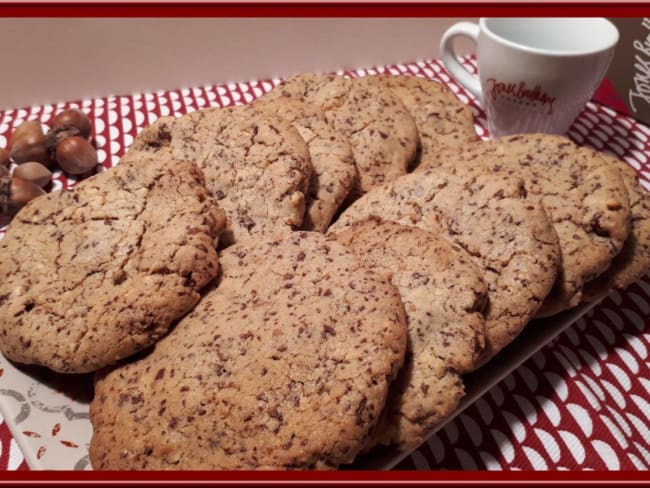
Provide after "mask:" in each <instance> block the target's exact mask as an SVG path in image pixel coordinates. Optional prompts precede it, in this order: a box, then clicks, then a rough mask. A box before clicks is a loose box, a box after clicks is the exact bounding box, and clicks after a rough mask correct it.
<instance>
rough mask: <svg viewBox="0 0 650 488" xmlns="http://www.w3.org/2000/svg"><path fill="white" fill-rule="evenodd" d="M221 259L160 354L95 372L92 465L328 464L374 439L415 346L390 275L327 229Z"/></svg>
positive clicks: (231, 251)
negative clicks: (213, 284) (409, 346)
mask: <svg viewBox="0 0 650 488" xmlns="http://www.w3.org/2000/svg"><path fill="white" fill-rule="evenodd" d="M220 258H221V267H222V275H221V278H220V283H219V286H218V287H217V288H216V289H214V290H212V291H210V292H209V293H208V294H206V295H205V296H204V298H203V299H202V300H201V302H200V303H199V305H198V306H197V307H196V308H195V309H194V310H193V311H192V313H191V314H190V315H188V316H187V317H185V318H184V319H183V320H182V321H181V322H179V323H178V325H177V326H176V328H175V329H174V330H173V331H172V332H171V333H170V334H169V335H168V336H167V337H165V338H164V339H163V340H161V341H160V342H158V343H157V344H156V346H155V348H154V350H153V352H151V354H149V355H148V356H146V357H144V358H142V359H139V360H137V361H135V362H132V363H130V364H128V365H125V366H124V367H120V368H117V369H115V370H113V371H111V372H109V373H108V374H106V375H105V376H104V377H101V378H99V379H98V380H97V382H96V385H95V397H94V399H93V401H92V403H91V405H90V418H91V421H92V424H93V429H94V433H93V438H92V440H91V444H90V460H91V463H92V465H93V468H95V469H310V468H318V469H328V468H335V467H337V466H338V465H339V464H341V463H348V462H351V461H352V460H353V459H354V457H355V455H356V454H357V452H358V451H359V449H360V448H361V446H362V444H363V443H364V441H365V440H366V439H367V437H368V435H369V432H370V430H371V429H372V428H373V426H374V425H375V424H376V422H377V418H378V416H379V414H380V412H381V409H382V408H383V406H384V403H385V400H386V395H387V392H388V384H389V382H390V381H391V380H392V379H393V378H394V377H395V376H396V374H397V371H398V369H399V367H400V366H401V364H402V362H403V359H404V351H405V348H406V319H405V315H404V309H403V306H402V303H401V301H400V298H399V293H398V292H397V290H396V289H395V288H394V287H393V285H392V284H391V283H390V280H389V277H388V276H385V275H382V274H381V273H379V272H376V271H373V270H370V269H368V268H365V267H364V266H363V265H362V264H361V262H360V261H359V260H358V259H357V258H356V257H355V256H354V255H353V254H352V253H350V252H349V251H348V250H346V249H345V248H344V247H343V246H342V245H340V244H339V243H337V242H335V241H330V240H328V239H327V238H326V237H325V236H323V235H322V234H319V233H317V232H294V233H292V234H290V235H289V236H283V237H281V238H277V239H276V238H274V239H273V240H268V241H263V242H257V243H253V242H251V241H249V242H247V243H238V244H236V245H234V246H231V247H230V248H228V249H226V250H224V251H223V252H222V253H221V256H220Z"/></svg>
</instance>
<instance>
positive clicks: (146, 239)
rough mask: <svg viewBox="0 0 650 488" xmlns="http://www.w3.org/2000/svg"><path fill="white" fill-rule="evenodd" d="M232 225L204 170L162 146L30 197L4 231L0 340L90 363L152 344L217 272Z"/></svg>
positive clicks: (74, 368) (83, 366)
mask: <svg viewBox="0 0 650 488" xmlns="http://www.w3.org/2000/svg"><path fill="white" fill-rule="evenodd" d="M224 226H225V217H224V215H223V212H222V211H221V210H220V209H219V207H218V205H217V203H216V202H215V201H214V200H213V199H212V198H211V197H210V195H209V194H208V192H207V190H206V189H205V186H204V178H203V175H202V174H201V171H200V170H199V169H198V168H197V167H196V166H194V165H193V164H192V163H189V162H183V161H176V160H172V159H167V158H164V157H160V156H151V157H148V158H146V157H145V158H143V159H141V160H140V161H137V162H132V163H128V162H125V163H123V164H119V165H118V166H117V167H115V168H113V169H110V170H108V171H106V172H104V173H101V174H99V175H96V176H94V177H92V178H89V179H87V180H85V181H83V182H81V183H79V184H78V185H77V186H76V187H75V188H73V189H72V190H69V191H65V192H52V193H49V194H47V195H43V196H41V197H38V198H36V199H34V200H32V201H31V202H29V203H28V204H27V205H26V206H25V207H24V208H23V209H22V210H21V211H20V212H19V213H18V214H17V215H16V217H15V218H14V219H13V221H12V223H11V225H10V227H9V230H8V231H7V234H6V235H5V237H4V239H3V240H2V241H0V316H1V317H2V320H0V335H1V336H2V340H1V341H0V349H1V350H2V352H3V354H4V355H5V356H7V357H8V358H9V359H11V360H13V361H17V362H19V363H26V364H38V365H43V366H47V367H48V368H51V369H53V370H55V371H60V372H64V373H82V372H88V371H93V370H96V369H98V368H101V367H103V366H106V365H109V364H113V363H115V362H116V361H118V360H120V359H122V358H124V357H127V356H129V355H131V354H133V353H135V352H137V351H139V350H141V349H143V348H145V347H147V346H150V345H151V344H153V343H154V342H156V341H157V340H158V339H160V337H162V336H163V335H164V334H165V333H166V332H167V330H168V328H169V326H170V325H171V324H172V323H173V322H174V321H175V320H176V319H178V318H179V317H181V316H183V315H184V314H185V313H187V312H189V311H190V310H191V309H192V307H194V305H195V304H196V303H197V302H198V301H199V291H200V290H201V289H202V288H203V287H204V286H205V285H206V284H207V283H208V282H209V281H210V280H211V279H212V278H214V277H215V276H216V274H217V271H218V258H217V252H216V250H215V249H216V245H217V240H218V236H219V234H220V232H221V231H222V229H223V228H224Z"/></svg>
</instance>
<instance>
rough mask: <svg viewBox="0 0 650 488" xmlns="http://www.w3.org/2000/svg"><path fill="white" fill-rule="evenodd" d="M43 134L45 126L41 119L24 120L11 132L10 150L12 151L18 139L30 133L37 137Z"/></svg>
mask: <svg viewBox="0 0 650 488" xmlns="http://www.w3.org/2000/svg"><path fill="white" fill-rule="evenodd" d="M41 134H43V126H42V125H41V122H40V120H27V121H25V122H23V123H22V124H20V125H19V126H18V127H16V128H15V129H14V131H13V133H12V134H11V139H10V140H9V151H11V148H12V147H13V145H14V144H15V143H16V141H19V140H20V139H22V138H23V137H26V136H28V135H31V136H32V137H36V136H38V135H41Z"/></svg>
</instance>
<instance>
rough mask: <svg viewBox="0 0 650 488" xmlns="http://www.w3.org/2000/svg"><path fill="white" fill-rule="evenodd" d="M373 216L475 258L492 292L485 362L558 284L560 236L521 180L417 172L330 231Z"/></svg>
mask: <svg viewBox="0 0 650 488" xmlns="http://www.w3.org/2000/svg"><path fill="white" fill-rule="evenodd" d="M373 215H375V216H379V217H381V218H383V219H385V220H391V221H394V222H398V223H401V224H404V225H410V226H413V227H420V228H422V229H424V230H428V231H431V232H434V233H438V234H440V235H441V236H443V237H445V238H446V239H448V240H450V241H451V242H453V243H455V244H456V245H458V246H459V247H461V248H462V249H463V250H464V251H465V252H466V253H468V254H469V255H470V256H471V258H472V261H473V262H474V264H476V265H477V267H478V269H479V271H480V273H481V274H482V276H483V278H484V279H485V281H486V283H487V285H488V298H489V304H488V307H487V315H486V328H487V347H486V349H485V353H484V356H483V358H482V361H485V360H487V359H488V358H490V357H492V356H493V355H494V354H496V353H497V352H498V351H499V350H501V349H502V348H503V347H504V346H506V345H507V344H509V343H510V342H511V341H512V340H513V339H514V338H515V337H516V336H517V334H519V332H520V331H521V330H522V328H523V327H524V326H525V325H526V324H527V323H528V321H529V320H530V319H531V318H532V317H533V316H534V315H535V313H536V312H537V311H538V309H539V307H540V305H541V303H542V301H543V300H544V299H545V297H546V295H547V294H548V293H549V291H550V290H551V287H552V285H553V282H554V281H555V275H556V272H557V268H558V263H559V260H560V249H559V245H558V239H557V235H556V233H555V231H554V230H553V227H552V226H551V223H550V221H549V218H548V217H547V216H546V213H545V212H544V209H543V207H542V205H541V203H540V202H539V200H538V199H534V198H528V197H527V193H526V187H525V185H524V181H523V180H521V179H518V178H513V177H508V176H505V175H493V174H462V173H461V172H459V171H457V172H455V173H452V172H451V171H444V170H443V168H435V169H431V170H424V169H422V170H418V171H416V172H415V173H412V174H409V175H406V176H402V177H401V178H399V179H398V180H396V181H394V182H392V183H390V184H387V185H385V186H383V187H381V188H377V189H375V190H373V191H372V192H369V193H368V194H366V195H364V196H363V197H362V198H361V199H359V200H357V201H356V202H355V203H354V204H353V205H352V206H351V207H350V208H348V209H347V210H346V211H345V212H343V213H342V214H341V216H340V217H339V219H338V220H337V221H336V222H335V223H334V224H333V225H332V226H331V227H330V230H331V232H340V231H341V230H343V229H344V228H346V227H348V226H350V225H352V224H353V223H354V222H358V221H360V220H364V219H366V218H368V217H370V216H373Z"/></svg>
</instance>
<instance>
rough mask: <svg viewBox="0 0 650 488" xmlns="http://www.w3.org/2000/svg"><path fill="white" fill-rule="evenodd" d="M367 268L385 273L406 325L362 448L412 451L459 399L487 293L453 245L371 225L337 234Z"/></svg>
mask: <svg viewBox="0 0 650 488" xmlns="http://www.w3.org/2000/svg"><path fill="white" fill-rule="evenodd" d="M335 237H336V239H337V240H338V241H339V242H341V243H342V244H343V245H345V246H346V247H347V248H349V249H351V250H352V251H353V252H354V253H355V254H356V255H357V256H359V258H360V259H362V260H363V262H364V263H365V264H366V265H368V266H369V267H370V268H372V269H377V270H381V271H384V272H386V273H390V274H391V276H392V283H393V285H395V287H397V289H398V291H399V293H400V296H401V298H402V303H403V304H404V309H405V311H406V319H407V323H408V337H409V341H408V347H407V354H406V360H405V363H404V366H403V367H402V369H401V370H400V373H399V376H398V378H397V380H396V381H395V382H394V383H393V384H392V385H391V388H390V394H389V398H388V403H387V406H386V410H387V411H386V412H385V414H384V415H383V416H382V418H381V420H380V422H379V425H378V426H377V429H376V430H375V434H374V436H373V438H372V439H371V441H370V443H369V445H368V446H367V447H370V446H372V445H375V444H386V445H396V446H398V447H399V448H400V449H402V450H407V449H410V448H413V447H416V446H417V445H418V444H419V443H420V442H422V441H423V440H424V439H425V438H426V437H427V435H428V434H429V433H431V431H432V430H433V429H434V428H435V427H436V426H438V425H440V424H441V423H442V421H443V420H444V419H445V418H446V417H447V416H449V414H451V413H452V412H453V411H454V410H455V409H456V407H457V406H458V402H459V401H460V399H461V398H462V396H463V395H464V388H463V382H462V379H461V377H460V373H464V372H468V371H472V370H473V369H475V367H476V366H477V364H478V360H479V358H480V356H481V353H482V351H483V348H484V346H485V322H484V317H483V309H484V307H485V305H486V303H487V287H486V285H485V282H484V281H483V278H482V277H481V276H480V275H479V271H478V270H477V268H476V267H475V265H474V264H473V263H472V262H471V260H470V258H469V256H468V255H467V254H466V253H465V252H464V251H463V250H461V249H460V248H459V247H458V246H456V245H454V244H451V243H450V242H448V241H447V240H445V239H443V238H442V237H440V236H437V235H435V234H432V233H430V232H426V231H424V230H421V229H418V228H415V227H407V226H404V225H400V224H396V223H394V222H388V221H382V220H380V219H378V218H371V219H369V220H364V221H361V222H357V223H355V224H353V225H352V226H350V227H349V228H347V229H345V230H344V231H342V232H341V233H340V234H337V235H336V236H335Z"/></svg>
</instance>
